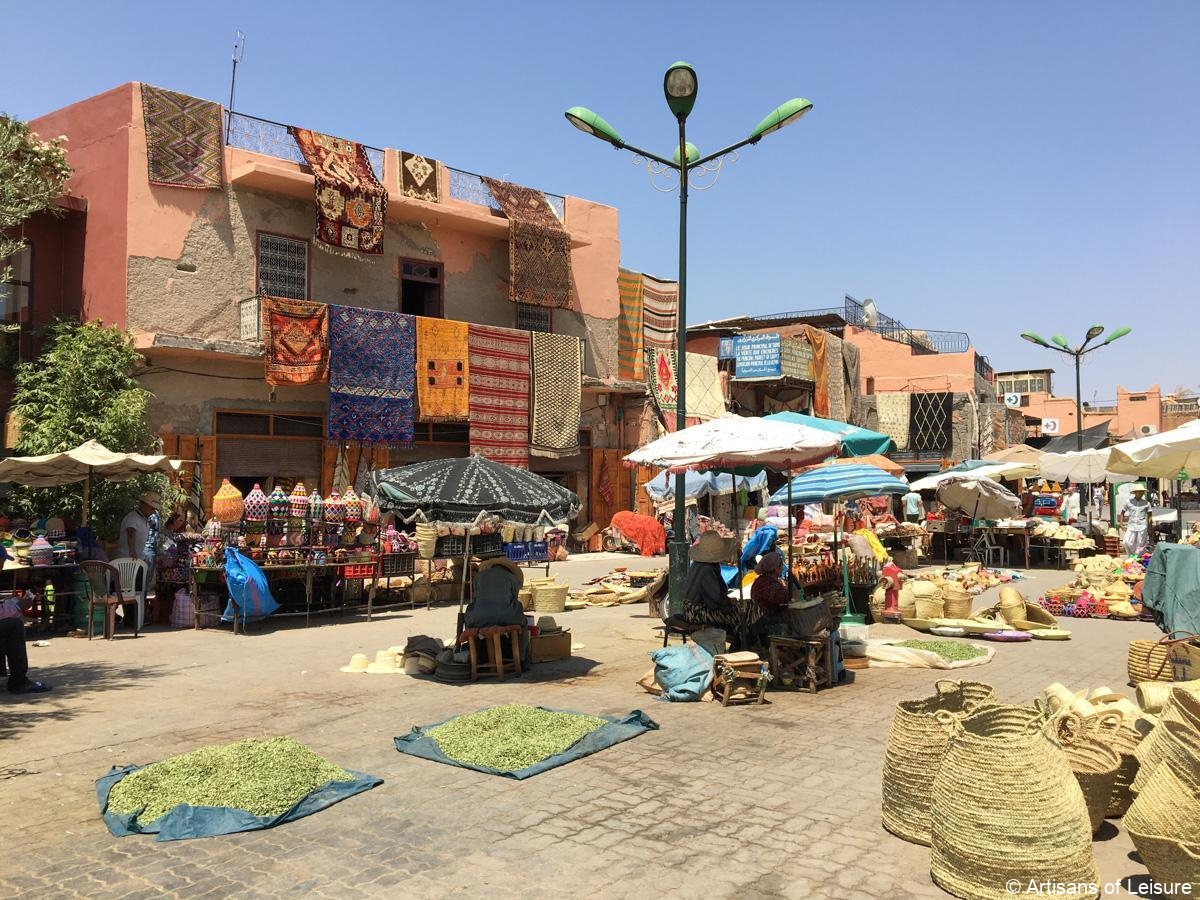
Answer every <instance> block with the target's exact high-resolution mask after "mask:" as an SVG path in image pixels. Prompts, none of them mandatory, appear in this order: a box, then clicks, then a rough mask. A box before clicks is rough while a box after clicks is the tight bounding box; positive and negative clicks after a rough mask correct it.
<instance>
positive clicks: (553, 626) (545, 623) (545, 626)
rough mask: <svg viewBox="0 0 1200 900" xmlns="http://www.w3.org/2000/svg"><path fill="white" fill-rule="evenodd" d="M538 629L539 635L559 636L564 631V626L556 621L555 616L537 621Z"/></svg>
mask: <svg viewBox="0 0 1200 900" xmlns="http://www.w3.org/2000/svg"><path fill="white" fill-rule="evenodd" d="M537 629H538V633H539V634H557V633H558V632H560V631H562V626H561V625H559V624H558V623H557V622H555V621H554V616H541V617H540V618H539V619H538V620H537Z"/></svg>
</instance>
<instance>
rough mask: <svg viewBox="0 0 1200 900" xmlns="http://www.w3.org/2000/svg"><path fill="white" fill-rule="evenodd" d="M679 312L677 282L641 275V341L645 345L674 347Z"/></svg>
mask: <svg viewBox="0 0 1200 900" xmlns="http://www.w3.org/2000/svg"><path fill="white" fill-rule="evenodd" d="M678 314H679V284H678V283H677V282H674V281H659V280H658V279H657V278H651V277H650V276H649V275H643V276H642V323H643V326H644V333H643V338H642V339H643V342H644V344H645V346H647V347H674V346H675V322H676V317H677V316H678Z"/></svg>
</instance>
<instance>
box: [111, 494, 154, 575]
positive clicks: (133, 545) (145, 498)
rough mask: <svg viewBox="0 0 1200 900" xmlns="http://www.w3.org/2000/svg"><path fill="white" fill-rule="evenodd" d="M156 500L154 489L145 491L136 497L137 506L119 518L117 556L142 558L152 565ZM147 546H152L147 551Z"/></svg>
mask: <svg viewBox="0 0 1200 900" xmlns="http://www.w3.org/2000/svg"><path fill="white" fill-rule="evenodd" d="M158 502H159V496H158V494H156V493H155V492H154V491H146V492H145V493H144V494H142V495H141V496H140V497H138V501H137V506H135V507H134V508H133V509H132V510H131V511H130V512H128V513H127V514H126V515H125V518H124V519H122V520H121V531H120V533H119V534H118V536H117V556H128V557H131V558H133V559H144V560H146V562H148V563H149V564H150V565H151V566H153V565H154V554H155V552H156V551H157V549H158V530H159V524H158ZM147 548H152V549H150V551H149V553H147ZM147 557H148V558H147Z"/></svg>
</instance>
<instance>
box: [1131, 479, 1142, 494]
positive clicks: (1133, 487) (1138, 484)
mask: <svg viewBox="0 0 1200 900" xmlns="http://www.w3.org/2000/svg"><path fill="white" fill-rule="evenodd" d="M1129 490H1130V491H1131V492H1132V493H1134V494H1136V493H1137V492H1138V491H1141V492H1142V493H1145V492H1146V485H1145V483H1144V482H1141V481H1135V482H1134V483H1133V484H1131V485H1130V486H1129Z"/></svg>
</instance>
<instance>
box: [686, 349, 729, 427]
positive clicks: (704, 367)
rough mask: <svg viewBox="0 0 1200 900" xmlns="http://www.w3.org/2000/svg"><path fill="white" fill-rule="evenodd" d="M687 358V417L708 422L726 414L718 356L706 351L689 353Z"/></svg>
mask: <svg viewBox="0 0 1200 900" xmlns="http://www.w3.org/2000/svg"><path fill="white" fill-rule="evenodd" d="M686 360H687V364H686V365H685V366H684V374H685V376H686V378H687V392H686V393H687V396H686V397H685V400H686V401H687V417H688V418H689V419H698V420H700V421H701V422H707V421H708V420H709V419H717V418H720V417H721V416H723V415H725V398H724V395H723V394H722V393H721V379H720V377H719V375H718V373H717V358H716V357H715V356H709V355H708V354H706V353H689V354H687V356H686Z"/></svg>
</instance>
